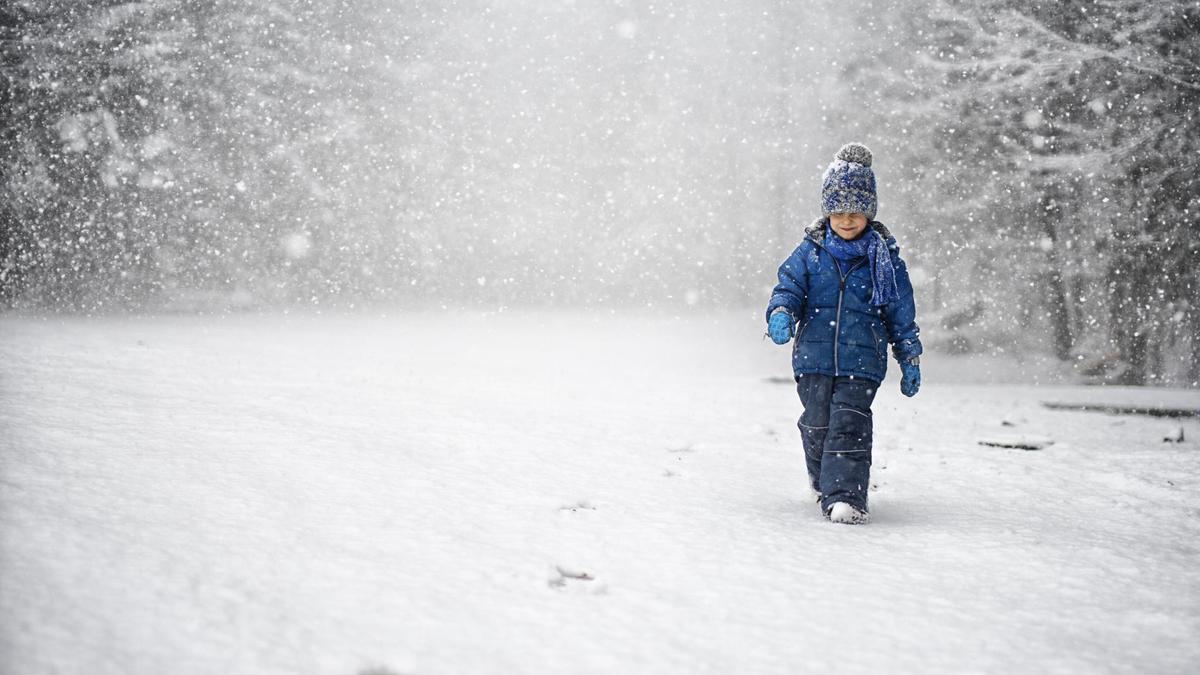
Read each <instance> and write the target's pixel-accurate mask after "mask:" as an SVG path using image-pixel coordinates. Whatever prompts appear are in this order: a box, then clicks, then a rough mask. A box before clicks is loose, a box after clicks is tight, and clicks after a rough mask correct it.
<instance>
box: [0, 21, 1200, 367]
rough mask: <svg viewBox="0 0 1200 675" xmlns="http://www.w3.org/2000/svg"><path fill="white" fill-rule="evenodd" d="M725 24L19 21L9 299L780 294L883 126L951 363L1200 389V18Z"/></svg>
mask: <svg viewBox="0 0 1200 675" xmlns="http://www.w3.org/2000/svg"><path fill="white" fill-rule="evenodd" d="M730 4H731V3H726V2H718V1H717V0H695V1H691V2H685V1H684V0H665V1H664V2H657V3H640V2H634V1H633V0H626V1H621V0H614V1H613V2H606V3H587V2H573V3H572V2H566V3H537V2H531V3H509V2H491V1H485V0H457V1H454V2H444V3H429V2H388V1H385V0H362V1H356V2H350V1H349V0H330V1H328V2H318V1H316V0H311V1H310V0H267V1H264V2H255V3H244V2H235V1H232V0H147V1H145V2H116V1H112V0H109V1H83V0H79V1H73V2H68V1H63V0H23V1H17V2H9V3H6V4H5V5H4V7H3V8H0V40H2V43H0V44H2V45H3V53H2V62H0V68H2V69H3V88H2V89H0V179H2V190H3V192H2V194H0V283H2V288H3V301H4V303H5V304H6V305H7V306H10V307H17V308H39V309H53V310H61V311H85V312H97V311H109V310H125V309H133V310H138V309H150V310H158V309H184V310H187V309H218V308H227V307H260V306H276V305H281V304H295V303H314V304H318V305H340V306H345V305H358V304H362V303H370V302H377V301H382V302H389V303H396V302H399V303H401V304H404V303H408V304H412V305H423V306H428V305H431V304H432V305H434V306H437V305H457V304H460V303H476V302H482V303H486V304H487V305H489V306H520V305H528V304H539V305H572V306H594V305H597V304H633V305H636V306H643V307H646V306H649V307H663V308H671V309H672V311H675V310H676V309H677V310H680V311H683V310H686V308H688V307H692V306H720V305H726V306H745V305H748V304H757V303H759V302H761V301H762V300H763V299H764V298H765V292H766V290H768V289H769V288H770V286H771V285H772V283H773V281H774V280H773V274H774V269H775V266H776V265H777V264H778V262H779V261H780V260H781V259H782V258H783V257H784V256H786V255H787V253H788V252H790V250H791V248H792V247H793V246H794V245H796V243H798V241H799V238H800V237H801V236H802V232H801V230H802V227H803V226H804V225H806V224H807V223H808V221H809V220H810V219H811V218H812V217H813V216H814V215H816V213H815V210H816V208H817V200H816V195H817V191H818V182H819V178H820V174H821V170H822V169H823V167H824V166H825V164H827V163H828V161H829V159H830V158H831V156H832V154H833V152H834V151H835V150H836V149H837V147H838V146H840V145H841V144H842V143H843V142H845V141H848V140H860V141H863V142H866V143H867V144H868V145H869V146H871V147H872V149H873V150H874V152H875V156H876V160H875V168H876V172H877V174H878V175H879V179H880V214H879V215H880V219H881V220H883V221H885V222H887V223H888V224H889V225H893V226H894V227H893V230H894V231H895V232H896V233H897V235H898V236H899V237H900V239H901V245H902V247H904V251H905V253H906V258H907V259H908V260H909V262H910V266H911V267H912V269H913V273H914V274H913V277H914V282H915V283H916V284H917V291H918V302H919V306H920V310H921V312H922V315H923V316H924V317H925V323H924V325H925V328H926V331H927V333H928V338H929V342H930V343H931V344H933V345H935V346H940V347H943V348H947V349H955V350H960V351H1010V350H1012V351H1020V350H1027V349H1048V350H1050V351H1052V352H1054V353H1055V354H1057V355H1058V356H1059V357H1061V358H1063V359H1070V360H1072V361H1074V362H1077V363H1078V364H1079V365H1080V367H1081V369H1082V370H1084V371H1086V372H1089V373H1094V374H1096V376H1097V377H1100V378H1103V379H1106V380H1108V381H1121V382H1130V383H1142V382H1154V381H1176V382H1179V381H1186V382H1196V381H1197V380H1198V379H1200V309H1198V308H1197V307H1196V304H1197V287H1198V285H1200V279H1198V275H1200V266H1198V265H1197V264H1195V261H1196V258H1197V255H1196V254H1197V251H1198V242H1197V236H1196V235H1197V234H1198V233H1197V225H1196V224H1195V223H1194V221H1193V219H1194V217H1195V215H1196V211H1197V209H1198V208H1200V185H1198V183H1197V173H1198V172H1197V168H1198V167H1197V157H1200V153H1198V150H1200V148H1198V147H1197V146H1198V145H1200V129H1198V121H1197V113H1196V110H1197V109H1198V107H1200V106H1198V105H1197V104H1198V103H1200V38H1198V37H1197V36H1198V35H1200V9H1198V8H1197V3H1195V2H1179V1H1170V2H1154V3H1145V2H1127V1H1123V0H1122V1H1116V0H1088V1H1082V0H1078V1H1077V0H1067V1H1063V2H1023V1H1018V0H983V1H980V2H956V1H950V0H912V1H908V2H862V3H843V2H833V1H832V0H818V1H814V2H805V3H792V2H783V1H780V0H747V1H746V2H742V3H736V6H730ZM1181 364H1182V365H1181Z"/></svg>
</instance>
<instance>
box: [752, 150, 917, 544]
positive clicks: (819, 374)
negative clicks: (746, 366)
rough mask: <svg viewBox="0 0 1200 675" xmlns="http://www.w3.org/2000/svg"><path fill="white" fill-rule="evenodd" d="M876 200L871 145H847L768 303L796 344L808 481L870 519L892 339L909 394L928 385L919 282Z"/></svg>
mask: <svg viewBox="0 0 1200 675" xmlns="http://www.w3.org/2000/svg"><path fill="white" fill-rule="evenodd" d="M877 204H878V201H877V199H876V196H875V173H874V172H873V171H872V170H871V151H870V150H868V149H867V147H866V146H864V145H861V144H858V143H850V144H847V145H845V146H843V147H842V149H841V150H839V151H838V153H837V155H836V157H835V159H834V161H833V163H832V164H830V165H829V168H828V169H826V170H825V175H824V178H823V179H822V185H821V212H822V214H823V217H821V218H820V219H818V220H817V221H816V222H814V223H813V224H812V225H810V226H809V227H808V228H807V229H806V230H805V237H804V241H802V242H801V243H800V246H799V247H797V248H796V250H795V251H794V252H793V253H792V254H791V256H789V257H788V259H787V260H786V261H784V263H783V265H781V266H780V267H779V284H778V285H777V286H775V290H774V292H773V293H772V294H771V301H770V303H768V305H767V333H768V334H769V335H770V336H771V340H773V341H774V342H775V344H780V345H782V344H786V343H787V342H789V341H792V340H793V339H794V341H795V344H794V346H793V347H792V371H793V372H794V374H795V377H796V387H797V390H798V391H799V393H800V402H801V403H802V404H803V406H804V413H803V414H802V415H801V417H800V421H799V427H800V436H801V439H802V440H803V443H804V459H805V464H806V465H807V468H808V479H809V483H810V484H811V485H812V488H813V490H815V491H816V492H817V498H818V501H819V504H820V506H821V510H822V512H823V513H824V514H825V516H826V517H827V518H829V519H830V520H832V521H834V522H837V523H866V522H867V521H868V519H869V516H868V510H867V487H868V485H869V484H870V470H871V433H872V427H871V402H872V401H873V400H874V399H875V391H876V389H877V388H878V387H879V384H880V383H881V382H882V381H883V377H884V374H885V373H886V372H887V346H888V345H889V344H891V345H892V354H893V356H895V358H896V361H898V362H899V363H900V370H901V373H902V377H901V380H900V391H901V393H903V394H904V395H905V396H913V395H915V394H916V393H917V389H918V388H919V387H920V386H921V370H920V365H919V359H918V356H919V355H920V354H921V340H920V338H919V334H920V332H919V329H918V328H917V323H916V306H915V305H914V304H913V290H912V283H911V282H910V281H909V279H908V269H907V267H905V265H904V261H903V260H901V259H900V247H899V246H898V245H897V244H896V239H895V238H894V237H892V235H891V233H890V232H888V230H887V228H886V227H884V226H883V224H882V223H879V222H876V221H875V210H876V206H877Z"/></svg>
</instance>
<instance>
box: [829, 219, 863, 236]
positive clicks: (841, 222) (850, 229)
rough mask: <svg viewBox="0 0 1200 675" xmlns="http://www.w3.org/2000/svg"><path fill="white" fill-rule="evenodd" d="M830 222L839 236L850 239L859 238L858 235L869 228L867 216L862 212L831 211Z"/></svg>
mask: <svg viewBox="0 0 1200 675" xmlns="http://www.w3.org/2000/svg"><path fill="white" fill-rule="evenodd" d="M829 224H830V225H831V226H832V227H833V231H834V233H836V234H837V236H839V237H841V238H842V239H845V240H846V241H850V240H851V239H858V235H860V234H862V233H863V230H865V229H867V216H866V214H862V213H831V214H829Z"/></svg>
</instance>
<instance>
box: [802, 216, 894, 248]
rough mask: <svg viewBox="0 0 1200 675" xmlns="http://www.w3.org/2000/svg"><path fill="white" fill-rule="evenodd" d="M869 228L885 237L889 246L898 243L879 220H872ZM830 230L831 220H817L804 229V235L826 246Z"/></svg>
mask: <svg viewBox="0 0 1200 675" xmlns="http://www.w3.org/2000/svg"><path fill="white" fill-rule="evenodd" d="M867 227H869V228H871V229H872V230H875V231H876V232H878V233H879V234H881V235H883V240H884V241H885V242H887V243H888V244H889V245H890V244H893V243H894V242H895V241H896V239H895V237H893V236H892V232H891V230H889V229H887V226H885V225H884V224H883V223H881V222H879V221H878V220H872V221H871V222H869V223H867ZM828 228H829V218H817V219H816V220H814V221H813V223H812V225H809V226H808V227H806V228H804V234H805V235H807V236H808V238H809V239H812V240H813V243H815V244H824V243H825V230H826V229H828Z"/></svg>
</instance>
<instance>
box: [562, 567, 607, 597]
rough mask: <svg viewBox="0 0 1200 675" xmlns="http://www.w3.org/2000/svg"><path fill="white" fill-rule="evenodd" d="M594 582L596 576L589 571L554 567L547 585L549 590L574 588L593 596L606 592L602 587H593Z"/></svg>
mask: <svg viewBox="0 0 1200 675" xmlns="http://www.w3.org/2000/svg"><path fill="white" fill-rule="evenodd" d="M595 580H596V575H595V574H594V573H592V572H591V571H589V570H585V569H582V568H577V567H564V566H562V565H555V566H554V572H553V573H552V574H551V575H550V580H549V582H548V584H549V586H550V588H563V589H565V588H576V589H580V590H586V591H587V592H588V593H595V594H604V593H605V592H607V590H608V589H607V588H605V587H604V586H603V585H593V583H592V582H594V581H595Z"/></svg>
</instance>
